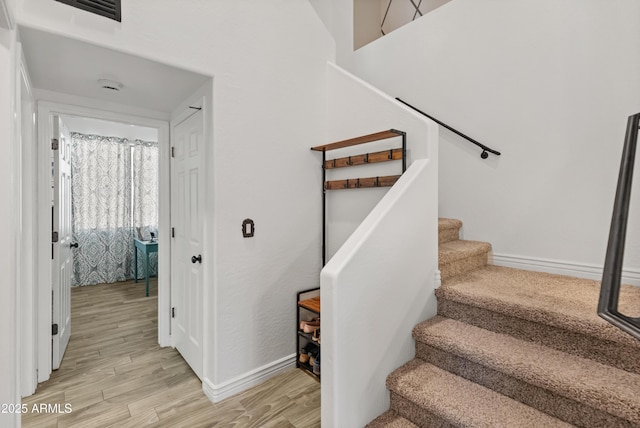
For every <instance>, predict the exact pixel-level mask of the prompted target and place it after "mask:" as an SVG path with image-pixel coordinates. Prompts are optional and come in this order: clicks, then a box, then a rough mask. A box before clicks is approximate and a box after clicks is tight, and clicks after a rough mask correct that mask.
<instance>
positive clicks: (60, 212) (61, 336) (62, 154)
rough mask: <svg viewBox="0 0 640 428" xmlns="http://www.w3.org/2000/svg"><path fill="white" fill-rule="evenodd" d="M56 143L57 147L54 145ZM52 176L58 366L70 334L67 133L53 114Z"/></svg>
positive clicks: (54, 332) (54, 330) (54, 358)
mask: <svg viewBox="0 0 640 428" xmlns="http://www.w3.org/2000/svg"><path fill="white" fill-rule="evenodd" d="M56 143H57V149H56V148H55V145H56ZM52 149H53V178H52V181H53V183H52V189H53V195H52V201H53V205H52V215H53V218H52V222H51V226H52V229H53V230H52V255H53V263H52V270H53V272H52V279H53V280H52V295H51V297H52V322H53V326H52V332H51V334H52V339H51V340H52V361H51V366H52V368H53V369H54V370H56V369H57V368H59V367H60V363H61V362H62V357H63V355H64V351H65V350H66V349H67V344H68V343H69V338H70V337H71V274H72V271H73V252H72V250H71V239H72V237H71V136H70V134H69V131H68V129H67V128H66V127H65V126H64V124H63V123H62V120H61V119H60V117H58V116H54V117H53V140H52Z"/></svg>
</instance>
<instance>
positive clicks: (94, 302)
mask: <svg viewBox="0 0 640 428" xmlns="http://www.w3.org/2000/svg"><path fill="white" fill-rule="evenodd" d="M71 299H72V303H71V308H72V309H71V310H72V318H71V319H72V321H71V322H72V324H71V325H72V327H71V331H72V334H71V340H70V342H69V346H68V348H67V351H66V353H65V356H64V359H63V361H62V366H61V367H60V369H59V370H57V371H55V372H53V374H52V376H51V378H50V379H49V380H48V381H47V382H45V383H43V384H40V385H39V386H38V390H37V392H36V394H34V395H33V396H31V397H28V398H26V399H24V400H23V404H26V405H27V408H28V410H29V412H28V413H26V414H23V417H22V425H23V427H26V428H35V427H91V428H97V427H110V426H113V427H118V428H122V427H145V426H149V427H213V426H215V427H223V426H224V427H230V426H233V427H262V426H265V427H268V426H273V427H276V426H277V427H296V428H306V427H319V426H320V384H319V383H317V382H316V381H315V380H313V379H312V378H311V377H309V376H307V375H305V374H304V373H302V372H301V371H299V370H295V369H292V370H290V371H287V372H286V373H283V374H282V375H279V376H277V377H274V378H272V379H271V380H269V381H267V382H266V383H264V384H262V385H259V386H257V387H255V388H253V389H251V390H248V391H246V392H244V393H242V394H239V395H237V396H235V397H232V398H229V399H227V400H225V401H224V402H223V403H219V404H217V405H214V404H212V403H211V402H210V401H209V400H208V399H207V397H205V395H204V394H203V392H202V386H201V383H200V380H199V379H198V378H197V377H196V375H195V374H194V373H193V372H192V371H191V369H190V368H189V366H188V365H187V364H186V363H185V362H184V360H183V359H182V358H181V357H180V355H179V354H178V352H177V351H176V350H175V349H173V348H160V347H159V346H158V343H157V342H158V341H157V279H155V278H154V279H153V280H152V282H151V284H150V297H148V298H145V297H144V282H139V283H138V284H135V283H134V282H133V281H128V282H121V283H115V284H105V285H97V286H88V287H77V288H73V289H72V292H71ZM43 404H44V405H49V409H48V412H46V411H44V412H42V413H38V412H35V411H33V410H34V405H35V409H39V408H40V406H41V405H43ZM56 404H59V406H58V407H57V408H56V407H55V405H56ZM66 409H70V410H71V411H70V412H68V413H65V411H66ZM52 410H53V411H54V412H55V413H52V412H51V411H52Z"/></svg>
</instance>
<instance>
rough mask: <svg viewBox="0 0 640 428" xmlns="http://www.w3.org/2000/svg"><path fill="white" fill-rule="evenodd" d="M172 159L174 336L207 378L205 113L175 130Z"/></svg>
mask: <svg viewBox="0 0 640 428" xmlns="http://www.w3.org/2000/svg"><path fill="white" fill-rule="evenodd" d="M172 146H173V148H172V159H171V161H172V162H171V226H172V235H173V237H172V239H171V307H172V318H171V335H172V337H173V343H174V345H175V347H176V349H178V351H179V352H180V354H182V356H183V358H184V359H185V361H186V362H187V363H188V364H189V365H190V366H191V368H192V369H193V371H194V372H195V373H196V375H198V377H199V378H200V379H202V360H203V355H202V329H203V288H204V283H203V269H202V265H203V264H205V263H207V262H208V260H206V258H204V257H203V255H202V234H203V209H204V206H203V202H204V186H203V184H204V169H203V165H202V160H203V159H204V155H205V147H204V129H203V120H202V111H197V112H196V113H195V114H193V115H192V116H190V117H188V118H187V119H185V120H184V121H182V122H180V123H178V124H177V125H175V126H174V128H173V143H172Z"/></svg>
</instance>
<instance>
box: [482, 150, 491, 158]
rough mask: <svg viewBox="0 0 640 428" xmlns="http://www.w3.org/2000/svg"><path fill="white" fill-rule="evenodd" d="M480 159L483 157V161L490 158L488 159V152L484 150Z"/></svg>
mask: <svg viewBox="0 0 640 428" xmlns="http://www.w3.org/2000/svg"><path fill="white" fill-rule="evenodd" d="M480 157H481V158H482V159H486V158H488V157H489V153H487V151H486V150H483V151H482V153H480Z"/></svg>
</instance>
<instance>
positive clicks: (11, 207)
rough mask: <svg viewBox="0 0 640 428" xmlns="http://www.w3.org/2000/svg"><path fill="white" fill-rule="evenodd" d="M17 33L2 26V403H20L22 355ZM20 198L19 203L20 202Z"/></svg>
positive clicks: (9, 418)
mask: <svg viewBox="0 0 640 428" xmlns="http://www.w3.org/2000/svg"><path fill="white" fill-rule="evenodd" d="M15 82H16V34H15V31H14V30H7V29H5V28H2V27H0V141H2V144H3V152H4V153H6V156H2V157H0V171H1V172H0V174H1V176H2V182H3V183H5V184H6V185H4V186H2V187H1V188H0V198H1V200H2V201H5V203H3V204H2V207H1V208H0V222H2V224H4V225H5V226H6V228H7V231H8V233H7V240H6V241H5V242H6V245H3V246H2V248H0V278H2V280H1V281H0V292H1V293H2V299H0V335H1V337H3V340H4V341H5V346H2V347H0V348H1V349H0V403H6V404H9V403H13V404H19V403H20V392H19V391H20V380H19V374H18V372H19V366H18V359H19V357H20V353H19V348H20V345H19V342H18V336H19V334H20V332H19V324H18V322H17V308H18V307H19V295H18V288H17V284H16V282H17V280H18V279H19V273H18V272H19V270H18V268H17V266H18V262H17V261H18V260H19V256H20V254H19V251H20V240H21V239H22V236H21V235H20V228H19V223H17V222H18V221H19V216H18V214H19V212H20V209H19V208H16V207H19V206H20V205H21V203H22V201H21V200H20V199H19V193H18V192H17V189H18V186H19V185H20V177H19V176H18V174H19V171H20V170H19V169H16V167H15V165H16V160H17V159H19V158H20V152H19V144H15V143H16V141H15V139H14V138H15V135H16V131H15V128H16V125H17V124H16V122H15V121H16V119H17V115H16V114H14V113H15V108H16V104H17V103H16V100H15V96H16V85H15ZM16 202H17V203H18V205H16ZM19 420H20V419H19V414H15V413H0V425H1V426H3V427H5V426H6V427H13V426H18V424H19Z"/></svg>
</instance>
